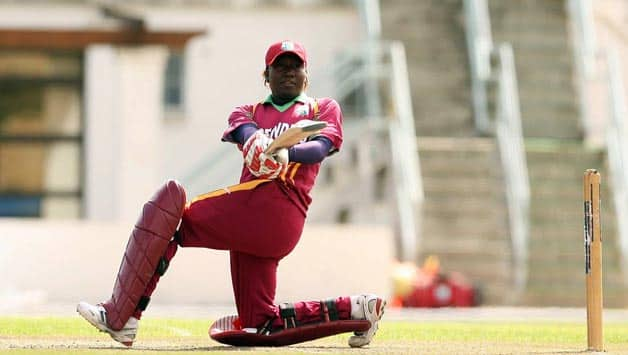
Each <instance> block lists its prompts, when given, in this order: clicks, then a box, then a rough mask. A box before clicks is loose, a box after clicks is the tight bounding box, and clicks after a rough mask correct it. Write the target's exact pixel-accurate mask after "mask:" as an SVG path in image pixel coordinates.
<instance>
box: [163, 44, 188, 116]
mask: <svg viewBox="0 0 628 355" xmlns="http://www.w3.org/2000/svg"><path fill="white" fill-rule="evenodd" d="M183 60H184V57H183V53H182V52H170V54H169V55H168V61H167V63H166V73H165V78H164V98H163V101H164V106H165V110H166V112H173V111H174V112H177V111H179V112H180V111H183V84H184V68H183Z"/></svg>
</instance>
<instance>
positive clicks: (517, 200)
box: [495, 43, 530, 292]
mask: <svg viewBox="0 0 628 355" xmlns="http://www.w3.org/2000/svg"><path fill="white" fill-rule="evenodd" d="M496 55H497V58H498V71H497V78H496V80H497V85H498V88H497V95H498V99H497V114H496V120H495V134H496V136H497V144H498V146H499V151H500V156H501V161H502V165H503V168H504V177H505V182H506V197H507V198H506V200H507V202H508V217H509V222H510V237H511V240H512V247H513V257H514V260H513V262H514V284H515V291H516V292H523V291H524V290H525V286H526V282H527V278H528V233H529V211H530V186H529V180H528V166H527V161H526V156H525V146H524V142H523V133H522V130H521V113H520V111H519V92H518V88H517V75H516V73H515V60H514V56H513V52H512V47H511V46H510V44H508V43H502V44H500V45H499V47H498V48H497V50H496Z"/></svg>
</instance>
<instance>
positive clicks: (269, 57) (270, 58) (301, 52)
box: [266, 41, 307, 66]
mask: <svg viewBox="0 0 628 355" xmlns="http://www.w3.org/2000/svg"><path fill="white" fill-rule="evenodd" d="M284 53H293V54H295V55H296V56H297V57H299V58H301V60H302V61H303V63H304V64H306V65H307V56H306V54H305V47H303V45H302V44H301V43H297V42H294V41H281V42H277V43H274V44H272V45H271V46H270V47H269V48H268V50H267V51H266V66H269V65H271V64H273V62H274V61H275V59H277V57H279V56H280V55H282V54H284Z"/></svg>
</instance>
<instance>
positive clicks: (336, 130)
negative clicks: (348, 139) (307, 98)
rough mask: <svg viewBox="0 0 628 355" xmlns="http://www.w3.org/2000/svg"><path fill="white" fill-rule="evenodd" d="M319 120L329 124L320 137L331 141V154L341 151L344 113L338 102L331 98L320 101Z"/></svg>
mask: <svg viewBox="0 0 628 355" xmlns="http://www.w3.org/2000/svg"><path fill="white" fill-rule="evenodd" d="M318 105H319V118H318V119H319V120H320V121H325V122H327V127H325V128H323V130H322V131H321V133H320V135H322V136H324V137H326V138H327V139H329V140H330V141H331V144H332V147H331V149H330V151H329V154H333V153H335V152H337V151H339V150H340V147H341V146H342V140H343V138H342V111H341V110H340V105H339V104H338V102H336V100H334V99H331V98H321V99H318Z"/></svg>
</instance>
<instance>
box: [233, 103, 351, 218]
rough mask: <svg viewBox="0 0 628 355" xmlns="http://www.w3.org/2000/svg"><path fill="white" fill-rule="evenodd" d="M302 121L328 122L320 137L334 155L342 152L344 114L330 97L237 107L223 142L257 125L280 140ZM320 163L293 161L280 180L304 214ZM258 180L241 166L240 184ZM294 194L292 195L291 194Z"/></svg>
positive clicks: (244, 166)
mask: <svg viewBox="0 0 628 355" xmlns="http://www.w3.org/2000/svg"><path fill="white" fill-rule="evenodd" d="M302 119H311V120H319V121H325V122H327V127H325V128H324V129H323V130H322V131H321V132H320V135H322V136H324V137H326V138H328V139H329V140H330V141H331V143H332V149H331V152H330V154H331V153H334V152H336V151H338V150H339V149H340V146H341V145H342V112H341V111H340V106H339V105H338V103H337V102H336V101H335V100H333V99H331V98H320V99H313V98H310V97H308V96H306V95H305V94H301V95H300V96H299V97H297V98H296V99H295V100H294V101H293V102H292V103H290V104H287V105H284V106H279V107H278V106H275V105H273V104H272V103H271V102H270V100H269V99H266V100H265V101H263V102H261V103H258V104H255V105H244V106H240V107H237V108H236V109H235V110H234V111H233V113H231V115H230V116H229V127H228V128H227V130H226V131H225V133H224V134H223V138H222V139H223V140H224V141H229V142H233V140H232V138H231V132H233V131H234V130H235V129H236V128H237V127H239V126H240V125H242V124H245V123H255V124H256V125H257V126H258V127H259V128H261V129H263V130H264V132H265V133H266V134H267V135H268V136H269V137H271V138H273V139H275V138H277V137H278V136H279V135H280V134H281V133H282V132H284V131H285V130H287V129H288V128H290V127H291V126H292V125H293V124H295V123H296V122H298V121H300V120H302ZM319 169H320V163H316V164H301V163H295V162H290V163H289V164H288V169H286V171H285V173H284V174H282V175H281V176H280V177H279V178H278V179H279V180H280V181H282V182H283V187H284V188H285V189H286V190H289V191H292V192H294V195H295V198H293V202H295V203H296V204H297V205H298V206H299V207H300V209H301V210H302V211H303V212H304V213H305V211H306V210H307V208H308V206H309V204H310V202H311V201H312V198H311V197H310V191H311V190H312V187H313V186H314V182H315V180H316V176H317V175H318V171H319ZM256 179H258V178H257V177H256V176H255V175H253V174H251V172H250V171H249V169H248V168H247V167H246V165H243V167H242V175H241V176H240V182H241V183H243V182H247V181H251V180H256ZM291 195H293V194H291Z"/></svg>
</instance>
